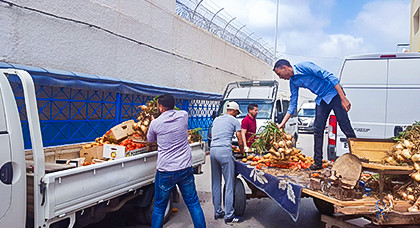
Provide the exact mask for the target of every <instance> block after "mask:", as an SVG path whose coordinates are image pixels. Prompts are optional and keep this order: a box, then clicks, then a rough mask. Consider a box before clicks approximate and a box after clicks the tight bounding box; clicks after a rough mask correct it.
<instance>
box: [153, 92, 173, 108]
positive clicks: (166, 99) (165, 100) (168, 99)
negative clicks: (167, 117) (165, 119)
mask: <svg viewBox="0 0 420 228" xmlns="http://www.w3.org/2000/svg"><path fill="white" fill-rule="evenodd" d="M157 100H158V103H159V105H162V106H163V107H164V108H165V109H166V110H171V109H174V106H175V97H174V96H173V95H171V94H163V95H160V96H159V97H158V98H157Z"/></svg>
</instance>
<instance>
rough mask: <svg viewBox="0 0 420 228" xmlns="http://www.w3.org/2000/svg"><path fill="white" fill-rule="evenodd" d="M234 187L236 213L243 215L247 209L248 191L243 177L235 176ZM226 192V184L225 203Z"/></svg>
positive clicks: (224, 191) (224, 189) (224, 188)
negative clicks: (242, 179) (246, 191)
mask: <svg viewBox="0 0 420 228" xmlns="http://www.w3.org/2000/svg"><path fill="white" fill-rule="evenodd" d="M234 187H235V190H234V196H233V208H234V209H235V215H237V216H242V215H243V214H244V213H245V209H246V193H245V187H244V184H243V183H242V181H241V179H239V178H235V184H234ZM225 193H226V185H224V186H223V204H225Z"/></svg>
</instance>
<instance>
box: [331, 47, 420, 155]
mask: <svg viewBox="0 0 420 228" xmlns="http://www.w3.org/2000/svg"><path fill="white" fill-rule="evenodd" d="M339 79H340V83H341V84H342V86H343V89H344V92H345V93H346V96H347V97H348V99H349V100H350V102H351V104H352V106H351V110H350V111H349V117H350V120H351V123H352V127H353V129H354V131H355V133H356V136H357V137H358V138H379V139H384V138H390V137H393V136H395V135H397V134H398V132H400V131H402V130H403V128H404V126H407V125H410V124H412V123H414V122H415V121H416V120H417V121H418V120H420V105H419V104H420V103H419V98H420V53H389V54H365V55H356V56H350V57H347V58H346V59H345V60H344V62H343V64H342V67H341V70H340V72H339ZM334 125H335V127H334ZM336 126H337V125H336V123H334V121H331V120H330V126H329V130H330V132H329V135H328V136H329V141H330V143H329V144H330V145H329V149H328V150H329V155H332V154H333V153H334V151H335V152H336V155H338V156H340V155H342V154H344V153H346V152H348V150H349V149H348V144H347V140H346V136H345V135H344V133H343V132H341V130H340V129H338V130H337V133H336V134H334V130H335V129H337V127H336ZM334 128H335V129H334ZM335 141H336V143H335ZM333 144H335V145H333ZM334 147H336V148H335V149H334Z"/></svg>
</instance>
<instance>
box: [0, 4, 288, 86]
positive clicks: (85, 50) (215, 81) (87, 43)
mask: <svg viewBox="0 0 420 228" xmlns="http://www.w3.org/2000/svg"><path fill="white" fill-rule="evenodd" d="M11 2H13V3H15V4H16V5H17V6H16V5H15V6H10V5H9V4H5V3H3V2H0V27H1V28H2V29H1V30H2V32H1V33H0V61H5V62H11V63H19V64H26V65H34V66H39V67H46V68H54V69H62V70H69V71H78V72H85V73H92V74H99V75H106V76H112V77H118V78H124V79H130V80H134V81H140V82H145V83H152V84H157V85H163V86H171V87H178V88H188V89H194V90H199V91H208V92H216V93H222V92H223V90H224V88H225V86H226V84H227V83H228V82H231V81H238V80H250V79H273V78H274V74H273V72H272V66H269V65H268V64H266V63H265V62H263V61H261V60H260V59H258V58H256V57H254V56H252V55H250V54H248V53H247V52H245V51H243V50H241V49H239V48H237V47H235V46H233V45H231V44H229V43H227V42H225V41H223V40H221V39H220V38H218V37H216V36H214V35H212V34H210V33H208V32H207V31H205V30H203V29H201V28H199V27H197V26H195V25H194V24H192V23H190V22H188V21H186V20H184V19H183V18H181V17H179V16H178V15H176V14H175V1H174V0H137V1H131V0H91V1H85V0H73V1H65V0H55V1H46V0H41V1H29V0H11ZM19 6H25V7H29V8H32V9H36V10H39V11H42V12H46V13H48V14H49V15H46V14H43V13H39V12H35V11H33V10H28V9H23V8H20V7H19ZM63 18H64V19H63ZM67 19H71V20H67ZM84 23H88V24H90V25H94V26H93V27H92V26H89V25H86V24H84ZM96 26H97V27H96ZM280 83H281V87H282V88H284V89H288V84H287V82H285V81H281V82H280Z"/></svg>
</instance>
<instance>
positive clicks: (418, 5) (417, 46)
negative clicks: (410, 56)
mask: <svg viewBox="0 0 420 228" xmlns="http://www.w3.org/2000/svg"><path fill="white" fill-rule="evenodd" d="M419 22H420V0H411V32H410V51H411V52H420V23H419Z"/></svg>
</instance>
